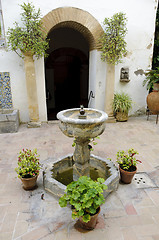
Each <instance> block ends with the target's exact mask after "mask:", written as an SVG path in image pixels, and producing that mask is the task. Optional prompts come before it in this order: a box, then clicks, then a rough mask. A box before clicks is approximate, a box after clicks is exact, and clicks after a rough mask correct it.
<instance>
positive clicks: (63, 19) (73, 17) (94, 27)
mask: <svg viewBox="0 0 159 240" xmlns="http://www.w3.org/2000/svg"><path fill="white" fill-rule="evenodd" d="M42 22H43V25H44V27H45V29H46V32H47V33H49V32H50V30H52V29H54V28H58V27H71V28H74V29H75V30H77V31H79V32H80V33H81V34H82V35H83V36H84V37H85V38H86V40H87V41H88V43H89V50H90V51H91V50H94V49H97V50H99V49H100V45H99V42H98V40H99V38H100V36H101V34H102V33H103V29H102V27H101V25H100V24H99V22H98V21H97V20H96V19H95V18H94V17H93V16H92V15H91V14H90V13H88V12H86V11H84V10H81V9H78V8H73V7H62V8H57V9H54V10H52V11H51V12H49V13H48V14H47V15H45V16H44V17H43V19H42Z"/></svg>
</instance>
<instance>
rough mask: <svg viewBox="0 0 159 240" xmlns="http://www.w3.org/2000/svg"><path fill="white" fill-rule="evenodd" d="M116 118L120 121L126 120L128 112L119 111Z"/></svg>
mask: <svg viewBox="0 0 159 240" xmlns="http://www.w3.org/2000/svg"><path fill="white" fill-rule="evenodd" d="M115 118H116V120H117V121H118V122H126V121H127V120H128V113H125V112H117V113H116V116H115Z"/></svg>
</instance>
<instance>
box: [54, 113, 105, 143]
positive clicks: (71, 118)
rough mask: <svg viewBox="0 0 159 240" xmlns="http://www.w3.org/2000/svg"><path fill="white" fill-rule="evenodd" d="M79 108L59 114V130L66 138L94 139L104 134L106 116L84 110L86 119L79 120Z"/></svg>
mask: <svg viewBox="0 0 159 240" xmlns="http://www.w3.org/2000/svg"><path fill="white" fill-rule="evenodd" d="M79 111H80V108H73V109H67V110H63V111H61V112H59V113H58V114H57V118H58V119H59V120H60V125H59V127H60V129H61V131H62V132H63V133H64V134H65V135H66V136H68V137H75V138H77V137H78V138H84V139H85V138H94V137H96V136H98V135H100V134H102V133H103V132H104V129H105V122H106V120H107V118H108V115H107V114H106V113H105V112H103V111H100V110H96V109H92V108H85V114H86V119H80V118H79Z"/></svg>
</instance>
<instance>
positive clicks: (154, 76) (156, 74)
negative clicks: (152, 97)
mask: <svg viewBox="0 0 159 240" xmlns="http://www.w3.org/2000/svg"><path fill="white" fill-rule="evenodd" d="M145 76H146V79H145V80H144V81H143V86H145V85H146V84H147V86H146V88H147V90H151V89H153V84H154V83H159V67H156V69H151V70H149V71H147V72H146V73H145Z"/></svg>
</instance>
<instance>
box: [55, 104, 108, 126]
mask: <svg viewBox="0 0 159 240" xmlns="http://www.w3.org/2000/svg"><path fill="white" fill-rule="evenodd" d="M84 109H85V110H86V111H94V112H98V113H101V116H100V117H98V118H92V119H75V118H74V119H71V118H69V117H66V116H64V113H66V112H69V111H79V110H80V108H70V109H66V110H62V111H60V112H58V113H57V118H58V119H59V120H60V121H61V122H64V123H71V124H94V123H103V122H105V121H106V120H107V119H108V115H107V113H105V112H104V111H101V110H97V109H94V108H84Z"/></svg>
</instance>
